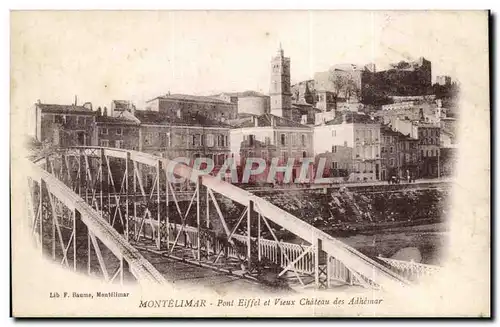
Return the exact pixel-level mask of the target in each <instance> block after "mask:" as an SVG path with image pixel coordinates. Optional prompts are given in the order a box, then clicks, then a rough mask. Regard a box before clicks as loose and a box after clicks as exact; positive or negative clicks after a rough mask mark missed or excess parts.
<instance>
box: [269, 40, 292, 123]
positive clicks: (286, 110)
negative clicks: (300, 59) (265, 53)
mask: <svg viewBox="0 0 500 327" xmlns="http://www.w3.org/2000/svg"><path fill="white" fill-rule="evenodd" d="M269 95H270V97H271V114H273V115H276V116H280V117H285V118H288V119H290V118H291V117H290V113H291V109H292V92H291V89H290V58H285V56H284V52H283V49H282V48H281V44H280V47H279V49H278V53H277V54H276V56H275V57H274V58H273V59H272V60H271V87H270V90H269Z"/></svg>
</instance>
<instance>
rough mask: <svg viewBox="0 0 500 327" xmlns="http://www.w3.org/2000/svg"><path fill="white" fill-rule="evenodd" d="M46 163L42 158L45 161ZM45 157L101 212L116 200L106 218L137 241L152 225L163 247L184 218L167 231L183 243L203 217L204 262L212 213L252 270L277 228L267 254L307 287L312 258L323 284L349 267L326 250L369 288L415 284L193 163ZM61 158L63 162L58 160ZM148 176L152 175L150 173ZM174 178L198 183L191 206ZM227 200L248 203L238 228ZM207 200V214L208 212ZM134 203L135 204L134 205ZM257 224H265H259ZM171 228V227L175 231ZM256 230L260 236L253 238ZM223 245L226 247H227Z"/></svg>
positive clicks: (83, 150)
mask: <svg viewBox="0 0 500 327" xmlns="http://www.w3.org/2000/svg"><path fill="white" fill-rule="evenodd" d="M43 161H44V160H41V162H42V163H43ZM45 161H46V167H47V169H48V170H50V171H51V172H53V173H54V174H55V175H57V176H59V178H61V179H63V180H65V181H66V183H68V184H70V185H71V187H72V188H73V189H74V190H78V193H79V194H81V195H82V197H83V198H84V199H85V200H86V201H87V202H88V203H89V204H91V206H92V207H93V208H95V209H96V210H98V211H99V209H100V211H101V212H102V211H103V208H104V209H105V208H107V209H106V210H110V208H111V207H112V206H114V208H113V209H112V210H110V212H108V213H107V214H103V216H105V217H108V219H109V220H108V223H109V224H111V226H116V224H118V222H120V227H119V228H121V229H122V230H123V233H124V236H125V239H126V240H130V235H131V232H134V233H135V234H134V235H133V239H135V240H138V239H139V238H140V237H142V236H140V234H141V231H142V230H144V228H146V226H148V225H149V226H150V229H151V231H150V236H151V237H152V238H153V239H154V240H155V242H156V245H157V247H158V248H160V247H161V241H162V238H164V237H165V236H164V235H163V233H164V232H165V228H164V227H163V226H165V225H167V226H169V225H170V223H173V222H174V221H175V220H177V222H178V221H179V218H180V221H181V222H182V225H184V227H181V228H179V229H177V231H176V232H175V233H174V234H175V237H174V240H173V241H172V240H171V238H170V235H168V236H167V237H168V238H169V242H167V243H169V244H170V242H173V243H172V244H171V248H175V246H176V243H178V242H179V241H181V240H182V238H181V234H182V231H183V230H184V231H185V230H186V229H189V228H187V227H186V226H185V225H186V223H187V221H188V220H189V219H191V221H193V220H195V221H196V224H195V225H196V226H198V227H195V228H196V230H197V233H194V232H192V231H188V232H186V233H185V235H187V236H186V237H187V238H189V242H190V243H192V244H195V245H196V248H197V251H193V257H194V258H195V259H196V260H201V254H202V253H201V252H202V249H201V248H202V247H203V244H202V245H201V246H198V243H200V239H201V238H202V236H201V235H200V230H201V228H202V226H205V223H206V226H207V227H208V225H210V224H211V223H213V221H210V220H211V219H219V220H218V224H219V226H220V227H221V228H222V230H223V233H224V234H225V237H226V240H227V241H228V242H229V243H234V241H235V240H236V241H239V242H243V243H245V244H246V252H247V253H246V265H247V266H248V269H249V270H251V267H252V262H253V261H256V260H258V259H260V258H256V257H255V256H254V254H252V246H251V244H252V242H254V240H255V239H254V238H253V236H254V235H262V233H270V234H271V235H272V238H273V240H274V241H275V243H274V244H273V245H270V244H271V243H268V242H267V241H264V239H263V238H261V237H260V236H258V238H259V240H258V242H259V247H258V249H259V256H262V253H264V254H265V257H266V258H271V261H273V262H276V261H278V262H279V263H280V264H281V265H282V266H283V265H286V266H285V267H282V268H283V270H282V271H281V273H280V274H284V273H287V272H293V273H295V275H296V277H297V279H299V281H300V282H301V284H302V285H305V283H304V282H303V281H302V280H301V277H300V276H299V272H300V271H310V265H311V262H312V263H313V264H314V267H313V274H314V283H315V284H316V285H317V286H321V285H323V284H324V281H325V278H326V281H327V283H328V282H329V281H330V279H331V278H330V277H329V276H328V273H329V272H330V273H331V272H332V271H343V270H342V269H343V268H342V267H341V268H339V265H338V264H337V265H336V267H333V266H332V265H331V264H326V265H322V264H321V262H320V257H322V256H323V255H324V254H326V257H327V258H335V260H337V261H338V262H340V263H341V264H342V265H343V266H344V267H345V268H346V269H348V270H349V274H350V275H351V277H352V278H351V277H349V278H348V279H349V280H350V281H352V280H354V281H358V282H359V283H361V284H364V285H366V286H369V287H372V286H376V287H378V286H381V285H384V287H400V286H402V285H405V284H408V280H406V279H405V278H404V277H402V276H401V275H399V274H397V273H395V272H394V271H392V270H391V269H389V268H387V267H385V266H384V265H382V264H380V263H379V262H377V261H375V260H373V259H371V258H369V257H367V256H366V255H364V254H362V253H360V252H359V251H357V250H355V249H354V248H352V247H350V246H348V245H346V244H344V243H343V242H340V241H339V240H337V239H335V238H334V237H332V236H330V235H328V234H326V233H325V232H323V231H321V230H319V229H317V228H315V227H314V226H311V225H310V224H308V223H306V222H305V221H303V220H301V219H299V218H297V217H295V216H293V215H292V214H290V213H288V212H286V211H284V210H282V209H280V208H278V207H277V206H275V205H273V204H272V203H270V202H268V201H266V200H265V199H263V198H260V197H258V196H255V195H254V194H252V193H250V192H248V191H245V190H243V189H241V188H238V187H236V186H234V185H232V184H230V183H227V182H225V181H222V180H221V179H219V178H217V177H215V176H210V175H207V174H205V173H204V172H202V171H199V170H195V169H193V168H191V167H189V166H187V165H185V164H182V163H179V162H176V161H172V160H169V159H166V158H161V157H157V156H154V155H151V154H147V153H141V152H137V151H131V150H125V149H111V148H101V147H77V148H71V149H62V151H61V152H59V153H55V154H54V155H53V157H52V158H46V159H45ZM112 161H121V166H120V169H118V174H116V173H117V171H113V170H112V167H111V166H112V164H111V163H112ZM58 162H60V163H61V164H58ZM50 167H53V168H50ZM54 167H55V168H54ZM146 172H147V173H146ZM146 174H147V176H145V175H146ZM172 176H174V177H176V178H177V177H180V178H184V179H186V180H187V181H188V182H190V183H192V184H193V185H194V186H195V188H194V193H193V196H192V197H191V200H190V201H188V203H189V207H188V208H187V210H185V211H184V210H181V207H182V206H180V205H179V201H178V199H177V195H176V189H175V187H174V186H173V185H174V184H175V183H176V182H175V180H176V178H173V177H172ZM103 186H106V187H103ZM103 189H111V190H112V191H113V192H114V193H115V194H118V195H114V196H113V197H111V196H110V195H108V196H107V197H106V196H105V195H104V194H103ZM137 192H140V193H141V199H142V200H141V201H143V203H145V204H146V209H145V210H143V211H141V210H138V208H137V207H138V206H137V205H136V202H137V201H139V199H137V197H136V196H135V194H136V193H137ZM131 195H133V196H131ZM216 195H217V197H218V198H219V200H218V199H217V197H216ZM163 196H165V199H163V198H162V197H163ZM221 198H225V199H229V200H231V201H232V202H233V203H234V204H238V205H241V206H243V207H244V208H245V211H244V213H243V214H242V216H241V217H240V219H239V221H238V222H237V223H236V224H235V226H230V224H228V221H227V220H226V218H227V217H224V215H225V214H226V213H225V212H224V210H222V209H221V205H220V204H219V203H218V201H220V199H221ZM171 199H173V202H174V203H175V206H176V209H175V210H174V211H177V212H176V213H175V215H176V217H174V218H172V213H170V214H169V210H165V212H166V214H165V215H162V214H161V212H162V210H164V209H162V206H164V205H163V204H162V203H170V202H169V201H171ZM203 203H204V204H205V210H206V211H207V215H202V213H201V212H202V210H203ZM131 205H133V208H132V207H131ZM209 208H214V209H215V218H213V213H214V211H211V213H212V215H209V214H208V211H209ZM210 210H213V209H210ZM245 213H246V214H245ZM169 215H170V216H169ZM209 217H211V218H209ZM131 218H132V219H133V220H134V226H133V227H134V230H133V231H132V230H131V225H130V223H129V221H130V219H131ZM231 218H234V217H231ZM137 221H139V223H138V224H136V222H137ZM153 222H156V227H154V226H155V225H154V224H153ZM242 222H246V226H244V225H245V224H244V223H243V224H241V226H240V223H242ZM256 222H258V224H257V223H256ZM256 224H257V225H258V227H257V228H256V226H255V225H256ZM238 226H239V227H240V229H245V227H246V234H247V235H244V236H242V235H240V236H234V235H233V234H234V231H235V230H236V229H237V228H238ZM273 226H278V227H279V228H280V229H283V230H286V231H288V232H290V233H292V234H294V235H295V236H297V237H299V238H301V239H302V240H304V241H305V242H306V243H308V244H311V245H310V246H309V247H308V248H306V249H302V248H301V249H300V251H299V248H298V247H297V246H296V245H289V244H284V243H283V242H279V240H278V238H277V237H276V235H275V233H274V231H273V229H274V227H273ZM231 229H233V232H231ZM166 231H168V229H167V230H166ZM167 234H170V233H168V232H167ZM249 235H252V237H250V236H249ZM232 236H234V237H233V238H234V240H232V239H231V238H232ZM217 246H218V247H220V246H221V245H217ZM278 249H279V250H278ZM217 250H218V249H217ZM233 255H236V253H233ZM238 255H239V254H238ZM310 257H314V260H310V259H309V258H310ZM328 260H330V259H328ZM327 262H330V261H327ZM335 262H336V261H335ZM341 275H342V273H339V277H338V278H341V279H344V280H347V278H345V277H341Z"/></svg>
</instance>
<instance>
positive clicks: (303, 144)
mask: <svg viewBox="0 0 500 327" xmlns="http://www.w3.org/2000/svg"><path fill="white" fill-rule="evenodd" d="M301 139H302V146H306V143H307V142H306V136H305V135H304V134H302V135H301Z"/></svg>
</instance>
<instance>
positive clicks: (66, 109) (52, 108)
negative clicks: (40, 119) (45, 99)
mask: <svg viewBox="0 0 500 327" xmlns="http://www.w3.org/2000/svg"><path fill="white" fill-rule="evenodd" d="M36 106H38V107H39V108H40V109H41V110H42V112H47V113H48V112H51V113H75V114H76V113H86V114H94V113H95V112H94V111H92V110H91V109H90V108H86V107H83V106H75V105H65V104H47V103H37V104H36Z"/></svg>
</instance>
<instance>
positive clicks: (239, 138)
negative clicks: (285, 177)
mask: <svg viewBox="0 0 500 327" xmlns="http://www.w3.org/2000/svg"><path fill="white" fill-rule="evenodd" d="M231 153H232V156H233V157H234V159H235V162H236V164H237V166H239V167H243V166H244V165H245V163H246V160H247V159H248V158H262V159H264V160H265V162H266V163H267V165H266V168H269V166H270V165H269V164H270V163H271V161H272V159H273V158H278V163H279V164H280V165H286V164H287V163H288V162H289V160H290V161H292V160H293V164H294V167H295V168H294V176H295V177H296V176H298V174H299V173H300V167H301V161H300V158H311V157H313V130H312V128H310V127H308V126H305V125H302V124H299V123H296V122H294V121H292V120H289V119H286V118H283V117H279V116H275V115H272V114H264V115H261V116H253V117H249V118H248V119H246V120H245V121H241V122H240V123H239V125H237V126H235V127H234V128H233V129H232V130H231ZM267 172H268V171H267V170H266V171H265V172H264V173H263V174H262V175H261V177H262V179H261V180H262V181H264V180H265V179H266V176H267V175H266V174H267ZM281 177H282V176H281ZM257 179H258V178H254V180H257ZM279 181H280V177H278V182H279Z"/></svg>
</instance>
